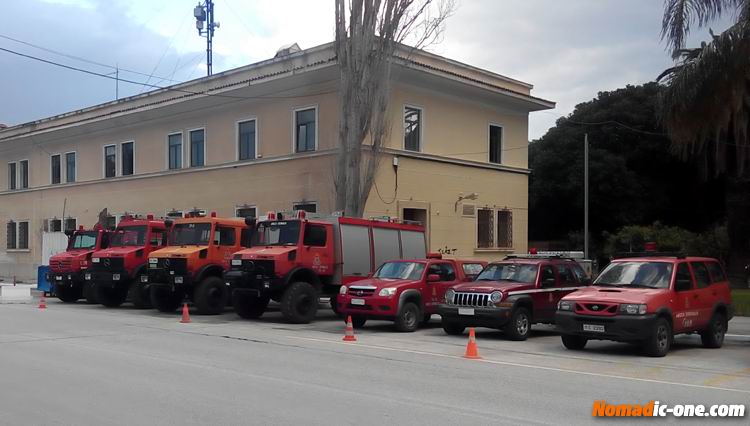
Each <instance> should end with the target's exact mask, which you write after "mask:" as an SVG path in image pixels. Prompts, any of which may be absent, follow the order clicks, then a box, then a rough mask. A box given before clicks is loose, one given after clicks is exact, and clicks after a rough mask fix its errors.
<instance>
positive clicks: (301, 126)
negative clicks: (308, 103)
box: [294, 108, 317, 152]
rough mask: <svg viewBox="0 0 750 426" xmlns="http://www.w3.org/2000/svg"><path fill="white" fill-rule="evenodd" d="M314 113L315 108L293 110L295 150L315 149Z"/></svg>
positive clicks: (315, 111)
mask: <svg viewBox="0 0 750 426" xmlns="http://www.w3.org/2000/svg"><path fill="white" fill-rule="evenodd" d="M316 115H317V109H316V108H308V109H302V110H299V111H295V112H294V129H295V131H294V146H295V152H308V151H315V146H316V141H315V135H316V129H315V126H316V121H317V120H316Z"/></svg>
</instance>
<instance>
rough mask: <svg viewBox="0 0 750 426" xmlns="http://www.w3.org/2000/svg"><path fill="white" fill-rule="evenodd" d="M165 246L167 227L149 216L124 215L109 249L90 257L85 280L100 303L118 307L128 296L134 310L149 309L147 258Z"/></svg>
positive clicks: (113, 235)
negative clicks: (92, 287) (94, 290)
mask: <svg viewBox="0 0 750 426" xmlns="http://www.w3.org/2000/svg"><path fill="white" fill-rule="evenodd" d="M166 243H167V227H166V225H165V224H164V221H163V220H154V217H153V216H152V215H148V216H147V217H146V218H145V219H144V218H134V217H131V216H125V217H124V218H123V219H122V221H120V223H119V225H117V229H116V230H115V231H114V232H113V234H112V236H111V238H110V244H109V248H106V249H104V250H100V251H97V252H95V253H94V254H93V256H92V257H91V266H90V267H89V269H88V270H87V271H86V273H85V278H86V281H87V282H89V283H92V284H93V286H94V288H95V289H96V297H97V299H98V300H99V302H100V303H101V304H102V305H104V306H107V307H115V306H120V305H121V304H123V303H124V302H125V299H126V298H127V297H128V295H130V300H131V301H132V302H133V305H135V307H136V308H150V307H151V301H150V299H149V288H148V286H147V285H145V284H144V283H145V282H147V281H148V280H147V278H148V276H147V273H148V256H149V254H151V252H152V251H154V250H158V249H160V248H162V247H164V246H165V245H166Z"/></svg>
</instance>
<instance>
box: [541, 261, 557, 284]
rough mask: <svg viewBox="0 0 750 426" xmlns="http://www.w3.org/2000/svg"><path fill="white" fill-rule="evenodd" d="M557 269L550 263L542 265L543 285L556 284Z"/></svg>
mask: <svg viewBox="0 0 750 426" xmlns="http://www.w3.org/2000/svg"><path fill="white" fill-rule="evenodd" d="M555 282H556V281H555V271H553V270H552V267H551V266H550V265H544V266H542V287H553V286H554V285H555Z"/></svg>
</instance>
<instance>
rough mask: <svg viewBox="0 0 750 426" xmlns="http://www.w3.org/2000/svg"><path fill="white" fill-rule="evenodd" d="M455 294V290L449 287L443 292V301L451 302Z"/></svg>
mask: <svg viewBox="0 0 750 426" xmlns="http://www.w3.org/2000/svg"><path fill="white" fill-rule="evenodd" d="M455 296H456V291H455V290H453V289H452V288H449V289H448V291H446V292H445V303H453V298H454V297H455Z"/></svg>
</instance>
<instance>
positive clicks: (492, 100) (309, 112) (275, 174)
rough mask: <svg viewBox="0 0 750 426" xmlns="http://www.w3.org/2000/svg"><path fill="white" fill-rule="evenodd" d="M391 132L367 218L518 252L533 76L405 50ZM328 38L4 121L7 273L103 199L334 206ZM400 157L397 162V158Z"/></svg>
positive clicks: (151, 208)
mask: <svg viewBox="0 0 750 426" xmlns="http://www.w3.org/2000/svg"><path fill="white" fill-rule="evenodd" d="M392 79H393V81H392V84H391V89H392V94H391V100H390V105H389V107H390V115H391V117H392V118H391V123H392V126H393V127H392V130H391V132H390V137H389V141H388V143H387V144H386V146H385V148H384V150H383V160H382V163H381V166H380V168H379V170H378V172H377V178H376V184H375V187H374V188H373V191H372V193H371V194H370V197H369V199H368V202H367V205H366V212H365V215H366V216H391V217H399V218H402V219H408V220H418V221H421V222H423V223H424V224H425V226H426V227H427V229H428V238H429V245H430V249H431V250H433V251H442V252H446V253H448V254H450V255H454V256H461V257H470V258H484V259H493V258H498V257H501V256H504V255H506V254H507V253H510V252H525V251H526V250H527V217H528V215H527V209H528V176H529V170H528V116H529V113H530V112H532V111H538V110H543V109H550V108H553V107H554V103H553V102H550V101H547V100H543V99H539V98H536V97H533V96H531V94H530V92H531V89H532V86H531V85H529V84H527V83H523V82H520V81H517V80H514V79H511V78H507V77H504V76H501V75H498V74H495V73H492V72H489V71H485V70H481V69H478V68H475V67H472V66H469V65H466V64H462V63H459V62H456V61H453V60H450V59H447V58H443V57H440V56H437V55H433V54H430V53H427V52H422V51H417V52H411V53H407V52H399V53H397V55H396V58H395V65H394V67H393V73H392ZM338 83H339V68H338V66H337V62H336V57H335V53H334V50H333V45H332V44H326V45H322V46H318V47H314V48H311V49H307V50H303V51H301V52H296V53H291V54H288V55H285V56H279V57H275V58H273V59H269V60H266V61H263V62H259V63H256V64H252V65H248V66H245V67H242V68H237V69H233V70H229V71H226V72H223V73H220V74H215V75H213V76H211V77H206V78H201V79H197V80H193V81H190V82H186V83H182V84H178V85H174V86H170V87H168V88H165V89H159V90H156V91H152V92H149V93H144V94H141V95H136V96H132V97H129V98H126V99H120V100H117V101H113V102H108V103H105V104H101V105H97V106H93V107H90V108H86V109H82V110H78V111H73V112H69V113H66V114H61V115H58V116H54V117H50V118H45V119H41V120H37V121H34V122H30V123H25V124H21V125H17V126H13V127H8V128H6V129H4V130H0V167H5V169H6V172H5V173H0V221H2V223H4V224H5V227H6V232H4V233H0V277H8V276H12V275H17V276H18V277H20V278H30V277H32V276H35V270H36V267H37V266H38V265H40V264H41V263H42V260H43V257H44V255H43V252H44V250H45V249H46V248H45V247H43V246H44V244H46V243H43V241H46V240H47V239H46V238H45V234H46V233H52V232H59V231H61V230H63V229H64V228H66V227H68V228H71V227H76V226H77V225H84V226H86V227H90V226H92V225H93V224H94V223H96V221H97V218H98V214H99V212H100V211H101V210H102V209H103V208H107V209H108V212H109V213H110V214H111V215H112V217H111V223H112V224H114V223H116V221H117V220H118V219H119V217H120V216H121V215H122V214H124V213H125V212H130V213H138V214H146V213H153V214H155V215H157V216H162V215H167V214H169V213H170V212H171V213H173V214H174V213H176V212H186V211H188V210H192V209H193V208H198V209H203V210H206V211H216V212H217V214H218V215H220V216H236V215H237V216H244V215H251V214H252V215H263V214H265V212H267V211H273V210H292V209H297V208H299V209H305V210H308V211H316V212H318V213H323V214H325V213H330V212H331V211H332V210H333V207H334V200H335V197H334V192H333V173H332V170H333V164H334V161H335V158H336V146H337V135H338V113H339V112H338V96H339V94H338ZM394 162H396V163H397V164H398V165H397V166H394Z"/></svg>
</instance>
